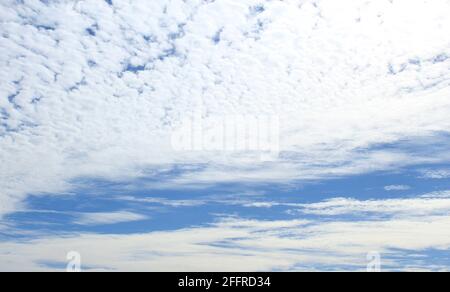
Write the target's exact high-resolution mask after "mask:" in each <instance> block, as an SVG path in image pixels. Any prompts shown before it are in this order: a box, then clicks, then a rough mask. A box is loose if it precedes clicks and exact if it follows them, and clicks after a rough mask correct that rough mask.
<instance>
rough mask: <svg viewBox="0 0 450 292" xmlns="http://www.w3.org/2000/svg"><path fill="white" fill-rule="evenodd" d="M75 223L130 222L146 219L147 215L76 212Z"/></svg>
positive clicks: (106, 223)
mask: <svg viewBox="0 0 450 292" xmlns="http://www.w3.org/2000/svg"><path fill="white" fill-rule="evenodd" d="M77 217H78V218H77V219H76V220H75V224H79V225H108V224H116V223H123V222H132V221H140V220H145V219H148V218H147V216H144V215H140V214H136V213H132V212H126V211H120V212H107V213H81V214H78V216H77Z"/></svg>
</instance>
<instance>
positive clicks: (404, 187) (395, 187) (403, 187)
mask: <svg viewBox="0 0 450 292" xmlns="http://www.w3.org/2000/svg"><path fill="white" fill-rule="evenodd" d="M410 189H411V187H410V186H407V185H390V186H385V187H384V190H385V191H388V192H390V191H408V190H410Z"/></svg>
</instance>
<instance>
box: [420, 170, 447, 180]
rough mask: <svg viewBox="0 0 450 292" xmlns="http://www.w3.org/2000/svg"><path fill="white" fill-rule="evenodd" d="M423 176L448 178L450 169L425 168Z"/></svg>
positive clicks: (427, 177)
mask: <svg viewBox="0 0 450 292" xmlns="http://www.w3.org/2000/svg"><path fill="white" fill-rule="evenodd" d="M421 178H424V179H447V178H450V170H448V169H427V170H423V171H422V176H421Z"/></svg>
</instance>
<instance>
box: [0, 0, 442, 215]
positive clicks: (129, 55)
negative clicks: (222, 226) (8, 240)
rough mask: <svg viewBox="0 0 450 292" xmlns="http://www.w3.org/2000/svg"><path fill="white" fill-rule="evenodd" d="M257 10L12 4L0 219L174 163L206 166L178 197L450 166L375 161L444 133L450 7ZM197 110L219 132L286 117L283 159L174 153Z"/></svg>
mask: <svg viewBox="0 0 450 292" xmlns="http://www.w3.org/2000/svg"><path fill="white" fill-rule="evenodd" d="M259 3H260V1H256V0H217V1H212V2H209V1H199V0H189V1H165V0H164V1H150V2H149V1H145V0H136V1H132V2H130V1H123V0H117V1H114V7H110V6H109V5H107V4H106V3H105V2H104V1H101V2H100V3H97V2H94V1H79V2H78V4H77V5H74V4H73V1H68V0H67V1H51V2H49V4H45V2H44V1H37V0H29V1H24V3H23V4H22V3H17V2H16V1H12V0H5V1H2V3H1V4H0V6H1V7H0V8H1V9H0V18H1V19H2V20H4V23H3V24H2V26H1V28H0V37H1V40H0V50H1V52H2V54H0V65H1V67H2V68H3V70H2V71H1V72H0V96H1V98H0V119H1V120H0V190H1V191H0V192H1V193H0V199H1V200H0V216H1V215H4V214H6V213H8V212H12V211H14V210H16V209H17V208H18V207H19V204H20V202H22V200H23V199H24V198H25V197H26V195H27V194H30V193H34V194H40V193H58V192H64V191H66V190H67V189H70V188H72V187H73V184H72V183H71V182H72V181H73V179H75V178H78V177H94V178H105V179H111V180H127V179H133V178H139V177H142V176H145V172H144V170H148V169H152V170H155V171H157V170H158V169H159V168H167V167H169V168H170V166H171V165H175V164H183V163H189V164H198V163H201V164H205V165H206V166H205V168H204V169H203V170H202V171H196V172H194V171H192V172H189V173H187V174H183V175H181V176H180V177H177V178H176V179H174V180H168V181H167V184H169V185H173V184H175V185H177V184H189V183H193V184H195V183H214V182H217V181H225V182H227V181H263V182H267V181H283V182H285V181H292V180H297V179H311V178H312V179H317V178H328V177H333V176H339V175H349V174H355V173H362V172H369V171H374V170H379V169H391V168H395V167H398V166H403V165H408V164H414V163H424V162H427V163H432V162H441V161H444V160H448V159H449V155H448V151H444V150H442V149H441V151H437V152H436V151H432V150H431V149H430V151H429V152H425V153H420V155H418V154H414V155H411V154H410V153H408V151H407V150H405V151H401V150H397V151H392V150H387V149H385V150H376V151H375V150H374V151H368V150H367V149H368V148H370V146H372V145H379V143H392V142H396V141H400V140H403V139H405V138H408V137H427V138H429V136H433V133H435V132H448V129H449V128H450V114H449V110H448V109H449V108H450V107H449V105H450V100H449V99H448V95H449V92H450V88H449V87H448V86H447V85H448V80H449V79H450V73H449V71H448V66H449V63H450V59H448V58H447V56H448V55H450V50H449V48H448V42H449V37H447V36H448V33H447V29H446V28H447V27H449V26H450V19H449V18H448V16H447V15H446V13H445V12H446V11H448V10H449V9H450V7H449V6H450V3H449V2H448V1H445V0H434V1H426V0H412V1H411V0H400V1H388V0H380V1H368V2H367V1H353V0H344V1H339V3H337V1H333V0H321V1H307V0H305V1H301V2H299V1H293V0H290V1H268V2H265V3H264V7H265V10H264V11H263V12H262V13H260V14H258V15H254V14H252V13H250V10H249V7H251V6H254V5H257V4H259ZM337 11H345V13H337ZM218 34H219V36H218ZM125 69H128V70H125ZM200 106H201V107H202V108H203V112H202V113H203V116H204V117H208V118H210V117H222V116H224V115H228V114H236V113H238V114H243V115H246V114H248V115H261V114H264V115H266V114H277V115H279V116H280V118H281V129H280V130H281V141H280V142H281V150H282V155H281V158H280V160H279V161H276V162H274V163H268V164H260V161H259V156H258V155H246V154H245V155H244V154H242V155H241V154H238V153H236V154H232V153H231V154H230V153H228V154H222V155H220V154H219V155H218V154H217V153H208V152H199V153H196V152H194V153H177V152H174V151H172V150H171V147H170V134H171V133H172V131H173V130H174V129H176V128H177V126H178V125H179V124H180V123H181V122H182V121H183V120H184V119H185V118H187V117H189V116H190V113H192V112H194V111H196V110H197V109H198V108H199V107H200ZM430 143H432V142H430ZM250 166H251V167H250ZM253 166H254V167H253ZM230 173H231V175H230ZM167 184H166V185H164V183H162V185H164V186H167Z"/></svg>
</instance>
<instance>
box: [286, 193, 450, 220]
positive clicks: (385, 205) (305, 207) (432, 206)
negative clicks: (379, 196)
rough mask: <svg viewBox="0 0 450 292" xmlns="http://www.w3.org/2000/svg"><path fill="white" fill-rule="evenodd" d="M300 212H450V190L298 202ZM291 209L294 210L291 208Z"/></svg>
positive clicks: (402, 215) (422, 214)
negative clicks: (392, 196) (402, 195)
mask: <svg viewBox="0 0 450 292" xmlns="http://www.w3.org/2000/svg"><path fill="white" fill-rule="evenodd" d="M297 206H298V207H301V208H300V209H298V210H297V211H298V212H300V213H306V214H315V215H328V216H337V215H355V216H361V215H364V214H374V215H378V216H380V215H384V216H386V215H389V216H394V217H400V218H403V217H411V216H436V215H446V214H448V213H449V212H450V196H449V192H448V191H447V192H434V193H429V194H425V195H423V196H420V197H413V198H401V199H400V198H399V199H387V200H357V199H352V198H334V199H330V200H327V201H324V202H319V203H313V204H298V205H297ZM291 212H292V211H291Z"/></svg>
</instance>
